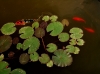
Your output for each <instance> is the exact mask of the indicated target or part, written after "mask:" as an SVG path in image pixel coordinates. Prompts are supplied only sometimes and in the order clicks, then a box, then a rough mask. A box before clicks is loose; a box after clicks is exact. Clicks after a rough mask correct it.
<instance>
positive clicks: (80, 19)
mask: <svg viewBox="0 0 100 74" xmlns="http://www.w3.org/2000/svg"><path fill="white" fill-rule="evenodd" d="M73 20H75V21H78V22H84V23H85V22H86V21H85V20H84V19H82V18H80V17H73Z"/></svg>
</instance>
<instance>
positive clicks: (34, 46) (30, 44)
mask: <svg viewBox="0 0 100 74" xmlns="http://www.w3.org/2000/svg"><path fill="white" fill-rule="evenodd" d="M39 46H40V41H39V39H38V38H36V37H34V36H33V37H30V38H28V39H26V40H24V42H23V44H22V49H23V50H24V51H25V50H26V49H28V48H29V49H28V53H29V54H31V53H34V52H35V51H37V50H38V49H39Z"/></svg>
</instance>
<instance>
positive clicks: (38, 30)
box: [34, 28, 45, 38]
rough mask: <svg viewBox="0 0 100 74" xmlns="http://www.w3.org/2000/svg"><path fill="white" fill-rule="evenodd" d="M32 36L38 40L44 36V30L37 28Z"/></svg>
mask: <svg viewBox="0 0 100 74" xmlns="http://www.w3.org/2000/svg"><path fill="white" fill-rule="evenodd" d="M34 35H35V36H36V37H38V38H42V37H43V36H45V30H44V29H43V28H37V29H35V33H34Z"/></svg>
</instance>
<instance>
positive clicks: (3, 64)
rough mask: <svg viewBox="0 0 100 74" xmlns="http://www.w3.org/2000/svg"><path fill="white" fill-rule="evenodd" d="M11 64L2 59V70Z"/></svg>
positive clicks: (0, 65)
mask: <svg viewBox="0 0 100 74" xmlns="http://www.w3.org/2000/svg"><path fill="white" fill-rule="evenodd" d="M8 65H9V63H8V62H6V61H0V70H3V69H5V68H6V67H7V66H8Z"/></svg>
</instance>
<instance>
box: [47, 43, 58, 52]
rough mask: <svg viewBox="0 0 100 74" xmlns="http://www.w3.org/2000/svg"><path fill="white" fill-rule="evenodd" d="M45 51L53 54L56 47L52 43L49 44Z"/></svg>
mask: <svg viewBox="0 0 100 74" xmlns="http://www.w3.org/2000/svg"><path fill="white" fill-rule="evenodd" d="M46 50H47V51H48V52H50V53H52V52H54V51H55V50H57V45H56V44H54V43H49V44H48V45H47V48H46Z"/></svg>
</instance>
